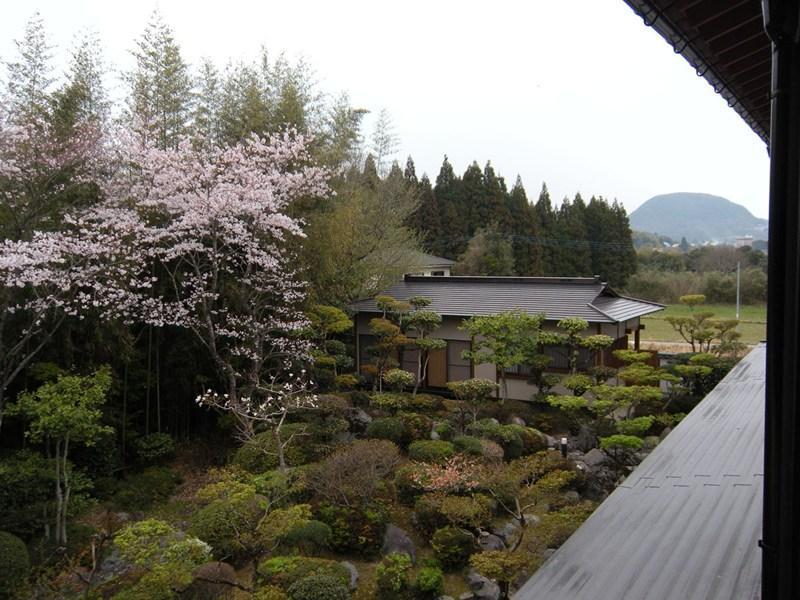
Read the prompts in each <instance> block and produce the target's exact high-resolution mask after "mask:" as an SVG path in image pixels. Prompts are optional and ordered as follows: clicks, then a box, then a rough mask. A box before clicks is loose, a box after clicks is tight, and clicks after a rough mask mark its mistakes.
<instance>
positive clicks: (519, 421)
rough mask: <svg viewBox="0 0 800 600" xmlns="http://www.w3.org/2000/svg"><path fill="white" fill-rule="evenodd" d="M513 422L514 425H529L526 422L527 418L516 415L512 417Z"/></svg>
mask: <svg viewBox="0 0 800 600" xmlns="http://www.w3.org/2000/svg"><path fill="white" fill-rule="evenodd" d="M511 423H512V424H513V425H522V426H523V427H527V426H528V424H527V423H526V422H525V419H523V418H522V417H518V416H516V415H514V416H513V417H511Z"/></svg>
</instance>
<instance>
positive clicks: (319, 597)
mask: <svg viewBox="0 0 800 600" xmlns="http://www.w3.org/2000/svg"><path fill="white" fill-rule="evenodd" d="M287 592H288V595H289V599H290V600H350V590H349V589H348V588H347V585H346V584H344V583H342V582H341V581H340V580H338V579H337V578H336V577H331V576H329V575H312V576H311V577H306V578H305V579H301V580H300V581H298V582H296V583H293V584H292V585H291V586H290V587H289V589H288V590H287Z"/></svg>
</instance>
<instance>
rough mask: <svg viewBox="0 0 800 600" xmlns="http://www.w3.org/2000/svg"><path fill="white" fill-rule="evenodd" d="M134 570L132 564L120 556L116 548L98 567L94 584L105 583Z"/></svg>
mask: <svg viewBox="0 0 800 600" xmlns="http://www.w3.org/2000/svg"><path fill="white" fill-rule="evenodd" d="M133 568H134V565H133V563H132V562H130V561H127V560H125V559H124V558H122V557H121V556H120V555H119V550H118V549H117V548H114V549H113V550H111V552H110V553H109V554H108V556H106V557H105V558H104V559H103V560H102V561H101V562H100V566H98V567H97V572H96V573H95V574H94V580H93V581H94V583H97V584H99V583H103V582H106V581H110V580H111V579H115V578H116V577H120V576H122V575H125V574H126V573H129V572H130V571H132V570H133Z"/></svg>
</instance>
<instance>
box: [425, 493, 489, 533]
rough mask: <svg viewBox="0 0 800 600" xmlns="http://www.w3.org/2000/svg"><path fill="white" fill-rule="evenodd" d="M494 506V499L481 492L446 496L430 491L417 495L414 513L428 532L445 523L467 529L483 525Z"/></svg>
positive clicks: (485, 523)
mask: <svg viewBox="0 0 800 600" xmlns="http://www.w3.org/2000/svg"><path fill="white" fill-rule="evenodd" d="M494 508H495V504H494V501H492V499H491V498H489V497H488V496H485V495H483V494H474V495H472V496H448V495H445V494H442V493H431V494H423V495H422V496H420V497H419V499H418V500H417V501H416V503H415V504H414V513H415V514H416V515H417V522H418V524H419V526H420V528H421V529H422V530H423V531H425V532H426V533H428V534H430V533H432V532H433V531H435V530H436V529H439V528H441V527H445V526H446V525H453V526H455V527H464V528H468V529H476V528H478V527H485V526H487V525H488V524H489V521H490V520H491V516H492V513H493V511H494Z"/></svg>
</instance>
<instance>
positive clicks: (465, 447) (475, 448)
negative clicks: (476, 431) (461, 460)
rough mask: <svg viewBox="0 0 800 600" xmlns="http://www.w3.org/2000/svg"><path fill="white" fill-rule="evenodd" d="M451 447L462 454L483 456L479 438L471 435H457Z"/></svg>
mask: <svg viewBox="0 0 800 600" xmlns="http://www.w3.org/2000/svg"><path fill="white" fill-rule="evenodd" d="M453 445H454V446H455V447H456V450H458V451H459V452H463V453H464V454H469V455H470V456H483V446H482V445H481V438H477V437H475V436H473V435H457V436H456V437H454V438H453Z"/></svg>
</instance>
